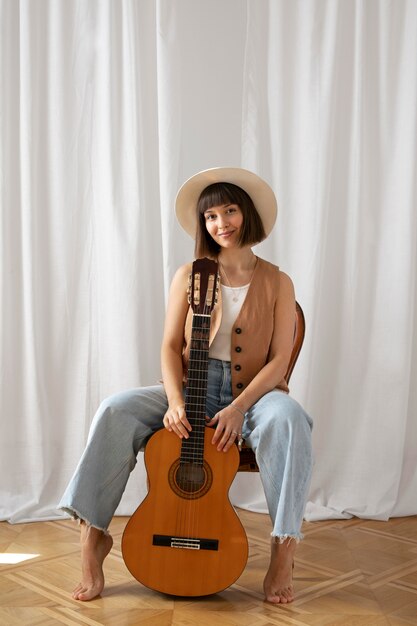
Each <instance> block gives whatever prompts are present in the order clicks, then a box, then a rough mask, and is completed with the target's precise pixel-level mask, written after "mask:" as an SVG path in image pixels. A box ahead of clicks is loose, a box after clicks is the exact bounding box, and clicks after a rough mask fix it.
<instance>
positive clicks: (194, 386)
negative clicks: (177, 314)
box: [181, 313, 211, 464]
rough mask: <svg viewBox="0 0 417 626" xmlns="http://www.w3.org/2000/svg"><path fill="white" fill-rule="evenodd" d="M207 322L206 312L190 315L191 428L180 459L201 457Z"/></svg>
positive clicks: (188, 408) (187, 400)
mask: <svg viewBox="0 0 417 626" xmlns="http://www.w3.org/2000/svg"><path fill="white" fill-rule="evenodd" d="M210 321H211V316H210V315H205V314H204V315H203V314H199V313H194V315H193V324H192V331H191V342H190V358H189V362H188V373H187V389H186V393H185V413H186V415H187V419H188V421H189V422H190V424H191V427H192V431H191V433H190V437H189V438H188V439H183V441H182V444H181V459H182V460H183V461H184V462H197V463H199V464H200V463H202V462H203V456H204V429H205V425H206V398H207V374H208V359H209V336H210Z"/></svg>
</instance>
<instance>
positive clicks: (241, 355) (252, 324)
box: [183, 258, 288, 398]
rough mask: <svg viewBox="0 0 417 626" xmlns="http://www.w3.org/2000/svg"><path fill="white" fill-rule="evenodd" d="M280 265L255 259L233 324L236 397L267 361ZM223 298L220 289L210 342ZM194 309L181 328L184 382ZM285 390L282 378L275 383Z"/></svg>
mask: <svg viewBox="0 0 417 626" xmlns="http://www.w3.org/2000/svg"><path fill="white" fill-rule="evenodd" d="M279 283H280V274H279V268H278V267H277V266H276V265H273V264H272V263H269V262H268V261H264V260H263V259H260V258H258V263H257V265H256V267H255V271H254V273H253V277H252V281H251V284H250V287H249V290H248V293H247V295H246V298H245V301H244V303H243V305H242V308H241V310H240V313H239V315H238V317H237V319H236V321H235V323H234V325H233V328H232V336H231V369H232V393H233V397H234V398H236V397H237V396H238V395H239V394H240V393H241V392H242V391H243V390H244V389H245V387H247V385H248V384H249V383H250V382H251V380H252V379H253V378H254V377H255V376H256V374H257V373H258V372H259V371H260V370H261V369H262V368H263V366H264V365H265V364H266V363H268V361H269V347H270V344H271V340H272V335H273V332H274V311H275V304H276V301H277V299H278V298H279ZM221 315H222V299H221V292H220V290H219V295H218V303H217V304H216V305H215V307H214V309H213V313H212V316H211V328H210V344H211V342H212V341H213V339H214V337H215V335H216V333H217V331H218V329H219V326H220V322H221ZM192 318H193V311H192V309H191V307H190V310H189V311H188V315H187V319H186V323H185V328H184V349H183V364H184V381H185V382H186V379H187V365H188V360H189V354H190V339H191V327H192ZM277 388H278V389H281V390H282V391H285V392H288V386H287V383H286V382H285V380H284V379H283V380H281V382H280V383H279V384H278V385H277Z"/></svg>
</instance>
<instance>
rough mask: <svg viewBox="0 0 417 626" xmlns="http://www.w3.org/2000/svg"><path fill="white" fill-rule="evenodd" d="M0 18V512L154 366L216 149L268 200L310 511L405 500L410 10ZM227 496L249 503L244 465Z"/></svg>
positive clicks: (415, 404) (21, 508) (39, 502)
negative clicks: (292, 333)
mask: <svg viewBox="0 0 417 626" xmlns="http://www.w3.org/2000/svg"><path fill="white" fill-rule="evenodd" d="M0 29H1V31H0V34H1V41H0V55H1V58H0V67H1V85H0V129H1V130H0V134H1V136H0V185H1V188H0V192H1V230H0V242H1V243H0V245H1V248H0V255H1V256H0V263H1V275H0V276H1V277H0V281H1V282H0V292H1V300H2V306H1V307H0V324H1V338H0V350H1V356H0V358H1V362H2V370H1V390H0V391H1V398H2V417H1V439H0V476H1V478H0V481H1V484H0V490H1V496H0V518H1V519H7V520H9V521H11V522H19V521H26V520H34V519H50V518H51V517H54V516H56V515H57V512H56V510H55V506H56V503H57V501H58V500H59V498H60V495H61V493H62V492H63V490H64V488H65V486H66V484H67V482H68V480H69V479H70V477H71V475H72V472H73V471H74V469H75V466H76V463H77V461H78V459H79V457H80V455H81V453H82V450H83V448H84V445H85V442H86V438H87V434H88V429H89V425H90V423H91V420H92V418H93V414H94V411H95V409H96V407H97V406H98V404H99V402H100V400H102V399H103V398H105V397H106V396H107V395H109V394H111V393H113V392H116V391H120V390H122V389H126V388H129V387H132V386H139V385H146V384H152V383H154V382H155V381H157V380H158V379H159V377H160V365H159V346H160V342H161V338H162V330H163V319H164V309H165V303H166V296H167V291H168V287H169V282H170V280H171V278H172V275H173V273H174V271H175V269H176V268H177V267H178V265H180V264H181V263H184V262H186V261H189V260H191V258H192V255H193V242H192V241H191V239H189V238H188V237H187V235H185V234H184V233H183V232H182V231H181V229H180V227H179V226H178V225H177V223H176V221H175V218H174V212H173V206H174V200H175V194H176V191H177V189H178V188H179V186H180V184H181V183H182V182H183V181H184V180H185V179H186V178H187V177H189V176H191V175H192V174H194V173H195V172H196V171H198V170H200V169H203V168H206V167H214V166H217V165H231V166H240V165H241V166H243V167H247V168H249V169H253V170H254V171H256V172H257V173H259V174H260V175H261V176H263V177H265V178H266V179H267V180H268V181H270V183H271V184H272V186H273V188H274V190H275V192H276V194H277V198H278V205H279V214H278V224H277V227H276V228H275V229H274V231H273V233H272V235H271V236H270V238H269V239H268V240H267V241H266V242H264V243H263V244H261V245H260V246H258V247H257V251H258V252H259V254H261V255H262V256H264V257H265V258H267V259H268V260H270V261H272V262H274V263H276V264H278V265H280V266H281V268H282V269H283V270H284V271H286V272H288V273H289V274H290V275H291V276H292V278H293V280H294V283H295V286H296V292H297V298H298V300H299V301H300V303H301V305H302V307H303V309H304V311H305V314H306V319H307V335H306V340H305V345H304V348H303V351H302V353H301V356H300V359H299V362H298V364H297V367H296V369H295V371H294V374H293V378H292V385H291V391H292V393H293V395H294V396H295V397H296V398H297V399H298V400H299V401H300V402H301V403H302V404H303V405H304V406H305V408H306V409H307V411H308V412H309V413H310V414H312V416H313V418H314V419H315V427H314V451H315V459H316V461H315V469H314V474H313V481H312V487H311V493H310V499H309V502H308V505H307V510H306V515H307V518H308V519H310V520H314V519H322V518H337V517H349V516H352V515H358V516H360V517H371V518H375V519H387V518H388V517H389V516H395V515H410V514H415V513H417V506H416V501H415V495H414V494H415V493H416V490H417V464H416V460H415V443H414V442H415V441H416V438H417V420H416V414H417V392H416V391H415V387H414V385H413V381H414V380H415V379H416V375H417V371H416V362H417V359H416V355H417V338H416V337H417V333H416V312H417V295H416V294H417V272H416V267H417V263H416V243H417V242H416V238H417V217H416V211H415V205H416V193H417V189H416V162H417V159H416V156H417V155H416V149H417V124H416V119H417V117H416V110H417V39H416V36H415V33H416V32H417V4H416V3H415V2H414V1H413V0H397V1H396V2H395V3H392V2H389V1H388V0H382V1H379V2H377V1H371V2H366V3H365V2H361V1H360V0H352V2H344V1H342V0H336V1H334V2H327V1H325V0H310V1H309V2H304V1H302V0H295V1H294V2H285V1H283V0H279V1H278V2H277V1H275V0H274V1H272V0H269V1H266V0H265V2H258V0H247V2H246V3H244V2H241V0H230V1H229V2H227V3H225V2H223V0H213V1H212V2H210V3H207V2H205V0H174V1H172V0H145V1H144V2H139V1H137V0H124V1H123V2H117V3H115V2H112V1H111V0H91V1H90V2H84V1H83V0H71V1H68V2H54V1H53V0H35V1H30V0H19V1H16V0H1V1H0ZM145 483H146V479H145V472H144V468H143V463H142V458H141V456H140V457H139V462H138V465H137V468H136V469H135V470H134V475H133V476H132V480H131V481H130V482H129V485H128V488H127V490H126V493H125V495H124V497H123V500H122V503H121V505H120V507H119V509H118V512H119V513H123V514H126V513H130V512H132V511H133V509H134V508H135V507H136V506H137V504H138V502H139V501H140V500H141V499H142V498H143V496H144V494H145V491H146V484H145ZM232 499H233V501H234V502H235V503H236V504H238V505H240V506H244V507H247V508H251V509H253V510H258V511H265V510H266V509H265V502H264V498H263V494H262V489H261V485H260V481H259V477H258V476H251V477H250V478H248V477H245V476H244V475H239V476H238V479H237V480H236V482H235V484H234V485H233V488H232Z"/></svg>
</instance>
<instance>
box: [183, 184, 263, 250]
mask: <svg viewBox="0 0 417 626" xmlns="http://www.w3.org/2000/svg"><path fill="white" fill-rule="evenodd" d="M224 204H237V205H238V207H239V208H240V210H241V211H242V215H243V224H242V230H241V233H240V238H239V246H240V247H242V246H247V245H252V244H256V243H259V242H260V241H262V240H263V239H265V237H266V234H265V230H264V227H263V224H262V220H261V218H260V217H259V213H258V211H257V210H256V208H255V205H254V204H253V202H252V198H251V197H250V196H249V194H247V193H246V191H244V189H242V188H241V187H238V186H237V185H234V184H233V183H213V184H212V185H209V186H208V187H206V188H205V189H203V191H202V192H201V194H200V197H199V199H198V202H197V233H196V238H195V256H196V258H197V259H198V258H201V257H204V256H209V257H217V255H218V254H219V252H220V246H219V244H217V243H216V242H215V241H214V239H213V238H212V237H211V235H210V234H209V232H208V230H207V228H206V220H205V218H204V213H205V212H206V211H207V210H208V209H211V208H212V207H214V206H222V205H224Z"/></svg>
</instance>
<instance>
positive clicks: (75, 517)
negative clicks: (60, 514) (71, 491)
mask: <svg viewBox="0 0 417 626" xmlns="http://www.w3.org/2000/svg"><path fill="white" fill-rule="evenodd" d="M58 510H59V511H64V512H65V513H68V515H70V516H71V517H72V519H73V520H75V521H76V522H78V525H81V524H82V523H84V524H85V525H86V526H87V527H90V528H96V529H97V530H100V531H101V532H102V533H103V534H104V535H110V533H109V531H108V530H107V528H102V527H101V526H96V525H95V524H92V523H91V522H89V521H88V520H87V519H86V518H85V517H84V516H83V515H82V514H81V513H80V512H79V511H77V510H75V509H73V508H72V507H68V506H60V507H58Z"/></svg>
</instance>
